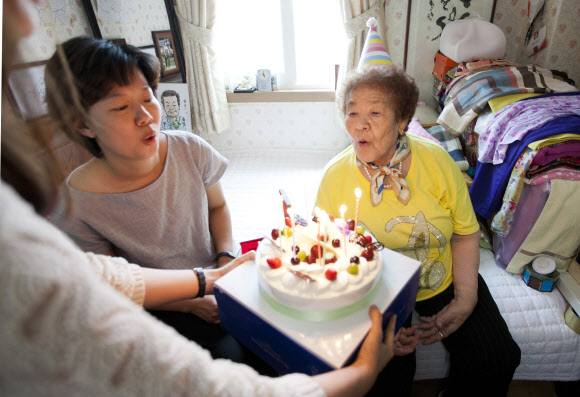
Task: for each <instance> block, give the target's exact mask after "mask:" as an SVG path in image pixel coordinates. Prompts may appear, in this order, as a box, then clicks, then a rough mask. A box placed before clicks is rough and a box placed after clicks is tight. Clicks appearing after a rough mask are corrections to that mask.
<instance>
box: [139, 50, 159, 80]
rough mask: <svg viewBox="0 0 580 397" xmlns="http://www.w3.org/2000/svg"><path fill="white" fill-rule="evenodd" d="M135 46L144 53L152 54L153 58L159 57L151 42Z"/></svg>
mask: <svg viewBox="0 0 580 397" xmlns="http://www.w3.org/2000/svg"><path fill="white" fill-rule="evenodd" d="M137 48H139V49H140V50H141V51H143V52H144V53H147V54H149V55H152V56H154V57H155V58H157V59H159V58H158V57H157V51H156V50H155V46H154V45H153V44H151V45H144V46H140V47H137ZM159 77H161V70H160V71H159Z"/></svg>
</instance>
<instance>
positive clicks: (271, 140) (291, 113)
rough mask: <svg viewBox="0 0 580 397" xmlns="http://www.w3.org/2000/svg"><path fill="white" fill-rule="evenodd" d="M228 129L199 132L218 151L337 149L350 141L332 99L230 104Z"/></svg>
mask: <svg viewBox="0 0 580 397" xmlns="http://www.w3.org/2000/svg"><path fill="white" fill-rule="evenodd" d="M229 106H230V114H231V123H232V126H231V128H230V129H229V130H227V131H224V132H222V133H221V134H219V135H215V134H212V135H208V134H204V133H202V134H200V136H201V137H202V138H204V139H205V140H206V141H208V142H209V143H210V144H211V145H212V146H214V147H215V148H216V149H218V150H232V149H235V150H237V149H258V148H260V149H261V148H296V149H324V150H334V151H336V152H339V151H340V150H342V149H344V148H345V147H347V146H348V145H349V144H350V139H349V138H348V134H347V133H346V130H345V129H344V128H343V127H340V126H339V123H338V121H335V120H336V119H335V113H334V103H332V102H299V103H298V102H276V103H272V102H269V103H231V104H230V105H229Z"/></svg>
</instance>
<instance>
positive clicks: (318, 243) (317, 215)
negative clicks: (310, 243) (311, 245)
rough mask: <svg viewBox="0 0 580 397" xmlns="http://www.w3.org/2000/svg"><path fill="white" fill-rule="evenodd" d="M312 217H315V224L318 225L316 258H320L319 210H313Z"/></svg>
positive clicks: (316, 208)
mask: <svg viewBox="0 0 580 397" xmlns="http://www.w3.org/2000/svg"><path fill="white" fill-rule="evenodd" d="M314 215H316V223H318V233H316V245H317V246H318V258H320V240H318V236H320V215H321V213H320V208H318V207H315V208H314Z"/></svg>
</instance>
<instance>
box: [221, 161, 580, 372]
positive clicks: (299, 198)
mask: <svg viewBox="0 0 580 397" xmlns="http://www.w3.org/2000/svg"><path fill="white" fill-rule="evenodd" d="M222 154H223V155H224V156H225V157H226V158H227V159H228V160H229V167H228V170H227V171H226V173H225V174H224V176H223V177H222V180H221V184H222V187H223V190H224V193H225V196H226V200H227V202H228V206H229V208H230V212H231V217H232V228H233V233H234V240H235V241H236V242H237V243H240V242H242V241H247V240H253V239H256V238H260V237H264V236H266V235H269V234H270V231H271V230H272V228H274V227H279V224H281V223H282V219H283V218H282V216H283V215H282V203H281V200H280V196H279V193H278V189H284V190H285V191H286V192H287V194H288V196H289V198H290V200H291V201H292V205H293V207H294V209H295V210H296V212H297V213H298V214H302V215H303V216H305V217H306V216H307V214H311V213H312V210H313V203H314V201H315V199H316V189H317V186H318V182H319V180H320V177H321V175H322V170H323V168H324V165H325V164H326V163H327V162H328V160H330V159H331V158H332V157H333V156H334V155H335V154H336V152H335V151H323V150H282V149H260V150H254V151H247V150H243V151H242V150H240V151H236V150H231V151H223V152H222ZM480 255H481V263H480V274H481V275H482V276H483V278H484V279H485V281H486V282H487V285H488V286H489V289H490V291H491V294H492V296H493V297H494V299H495V301H496V303H497V305H498V307H499V309H500V312H501V313H502V315H503V317H504V319H505V320H506V323H507V324H508V327H509V329H510V332H511V333H512V335H513V337H514V339H515V341H516V342H517V343H518V345H519V346H520V348H521V350H522V361H521V364H520V366H519V367H518V369H517V370H516V373H515V376H514V378H515V379H521V380H558V381H571V380H578V379H580V335H578V334H576V333H574V332H573V331H572V330H571V329H570V328H569V327H568V326H567V325H566V324H565V323H564V311H565V310H566V308H567V306H568V304H567V302H566V301H565V299H564V298H563V296H562V294H561V293H560V292H559V291H558V290H557V289H555V290H554V291H552V292H538V291H536V290H534V289H532V288H529V287H527V286H526V285H525V284H524V282H523V281H522V279H521V276H518V275H513V274H510V273H507V272H506V271H504V270H502V269H501V268H499V267H498V266H497V265H496V264H495V261H494V257H493V253H492V251H488V250H484V249H481V250H480ZM414 321H418V316H417V315H416V313H415V314H414ZM448 368H449V356H448V354H447V352H446V350H445V348H444V347H443V345H442V344H441V343H440V342H438V343H435V344H433V345H430V346H423V345H419V346H418V348H417V371H416V374H415V379H417V380H420V379H437V378H443V377H445V376H446V375H447V373H448Z"/></svg>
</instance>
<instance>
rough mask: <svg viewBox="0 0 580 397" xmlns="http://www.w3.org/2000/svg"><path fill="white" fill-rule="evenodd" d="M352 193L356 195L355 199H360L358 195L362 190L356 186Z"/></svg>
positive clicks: (360, 194)
mask: <svg viewBox="0 0 580 397" xmlns="http://www.w3.org/2000/svg"><path fill="white" fill-rule="evenodd" d="M354 195H355V196H356V199H357V200H360V197H361V196H362V192H361V190H360V189H359V188H358V187H357V188H356V189H354Z"/></svg>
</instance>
